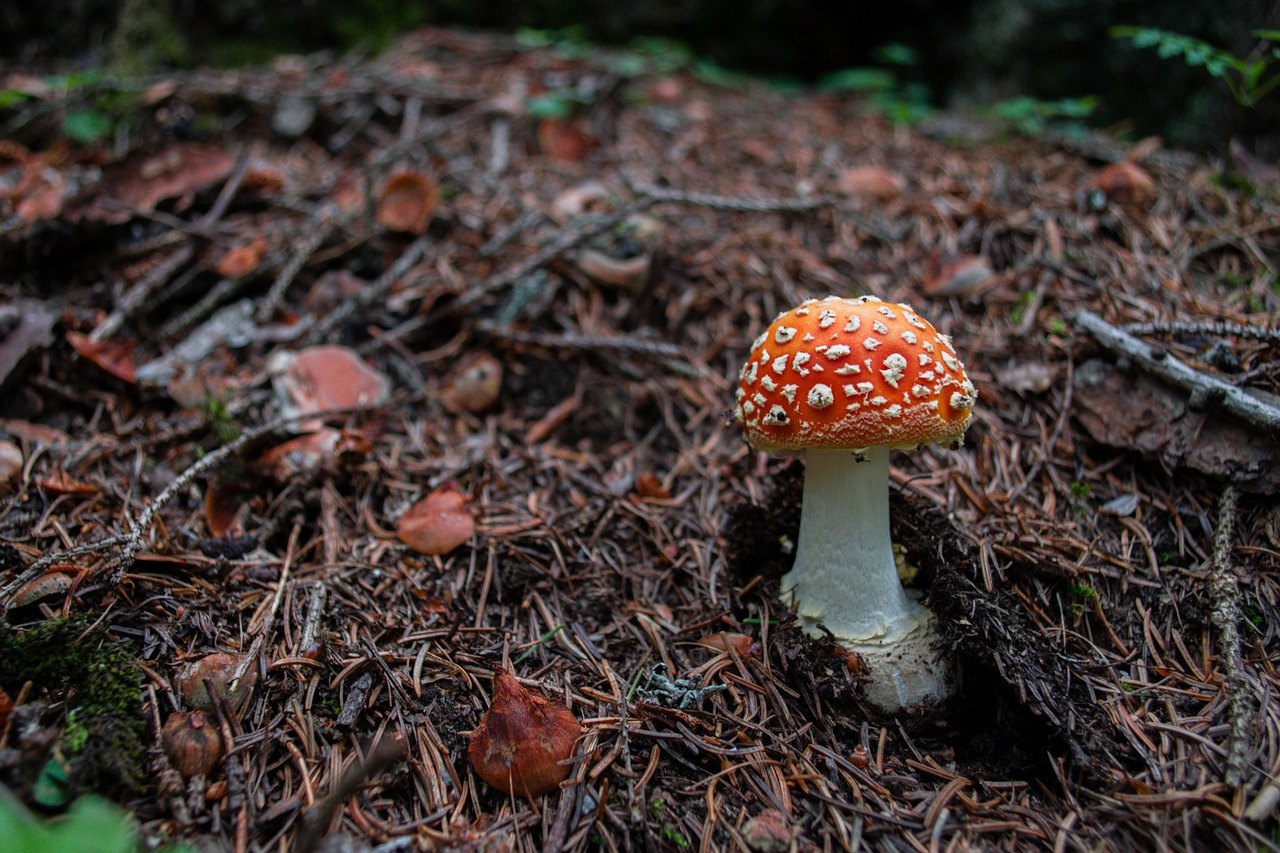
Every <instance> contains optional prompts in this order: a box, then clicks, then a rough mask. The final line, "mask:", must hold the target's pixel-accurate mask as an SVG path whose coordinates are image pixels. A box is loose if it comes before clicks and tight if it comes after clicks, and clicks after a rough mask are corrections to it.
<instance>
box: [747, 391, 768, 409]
mask: <svg viewBox="0 0 1280 853" xmlns="http://www.w3.org/2000/svg"><path fill="white" fill-rule="evenodd" d="M751 399H752V400H754V401H755V404H756V405H757V406H763V405H764V404H765V403H767V402H768V400H766V399H765V396H764V395H763V394H761V393H760V392H758V391H757V392H756V393H755V394H752V395H751Z"/></svg>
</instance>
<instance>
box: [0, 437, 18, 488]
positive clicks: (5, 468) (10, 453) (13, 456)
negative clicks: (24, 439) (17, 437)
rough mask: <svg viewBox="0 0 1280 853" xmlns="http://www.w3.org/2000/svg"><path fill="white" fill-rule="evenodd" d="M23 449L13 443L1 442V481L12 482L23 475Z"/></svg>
mask: <svg viewBox="0 0 1280 853" xmlns="http://www.w3.org/2000/svg"><path fill="white" fill-rule="evenodd" d="M22 463H23V458H22V448H20V447H18V445H16V444H14V443H13V442H12V441H3V440H0V480H4V481H7V480H12V479H13V478H14V477H16V476H18V475H19V474H21V473H22Z"/></svg>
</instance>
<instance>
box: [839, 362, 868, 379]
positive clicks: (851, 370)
mask: <svg viewBox="0 0 1280 853" xmlns="http://www.w3.org/2000/svg"><path fill="white" fill-rule="evenodd" d="M861 372H862V368H861V367H858V365H856V364H846V365H845V366H844V367H837V368H836V373H838V374H840V375H841V376H852V375H853V374H855V373H861Z"/></svg>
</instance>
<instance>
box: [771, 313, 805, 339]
mask: <svg viewBox="0 0 1280 853" xmlns="http://www.w3.org/2000/svg"><path fill="white" fill-rule="evenodd" d="M796 313H797V314H798V313H800V312H798V311H797V312H796ZM795 336H796V330H795V329H793V328H792V327H791V326H779V327H778V331H776V332H774V333H773V339H774V340H775V341H777V342H778V343H780V344H785V343H787V342H789V341H790V340H791V339H792V338H794V337H795Z"/></svg>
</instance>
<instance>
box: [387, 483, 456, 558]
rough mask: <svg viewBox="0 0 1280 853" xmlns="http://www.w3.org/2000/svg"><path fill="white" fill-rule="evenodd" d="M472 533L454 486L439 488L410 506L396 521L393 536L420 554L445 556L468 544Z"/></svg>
mask: <svg viewBox="0 0 1280 853" xmlns="http://www.w3.org/2000/svg"><path fill="white" fill-rule="evenodd" d="M475 531H476V522H475V519H473V518H472V517H471V513H470V512H469V511H468V510H467V499H466V498H465V497H463V496H462V494H461V493H460V492H459V491H458V489H457V487H456V486H454V485H452V484H450V485H445V486H441V487H440V488H438V489H436V490H435V491H434V492H432V493H431V494H429V495H427V496H426V497H425V498H423V499H422V500H420V501H418V502H417V503H416V504H414V505H413V506H411V507H409V509H407V510H406V511H405V513H404V515H402V516H400V520H399V521H397V522H396V536H397V537H398V538H399V539H400V541H401V542H403V543H404V544H406V545H408V546H409V547H410V548H412V549H413V550H415V551H417V552H418V553H420V554H447V553H449V552H450V551H452V550H453V549H454V548H457V547H458V546H459V545H461V544H463V543H464V542H466V541H468V540H469V539H470V538H471V536H472V535H473V534H474V533H475Z"/></svg>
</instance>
